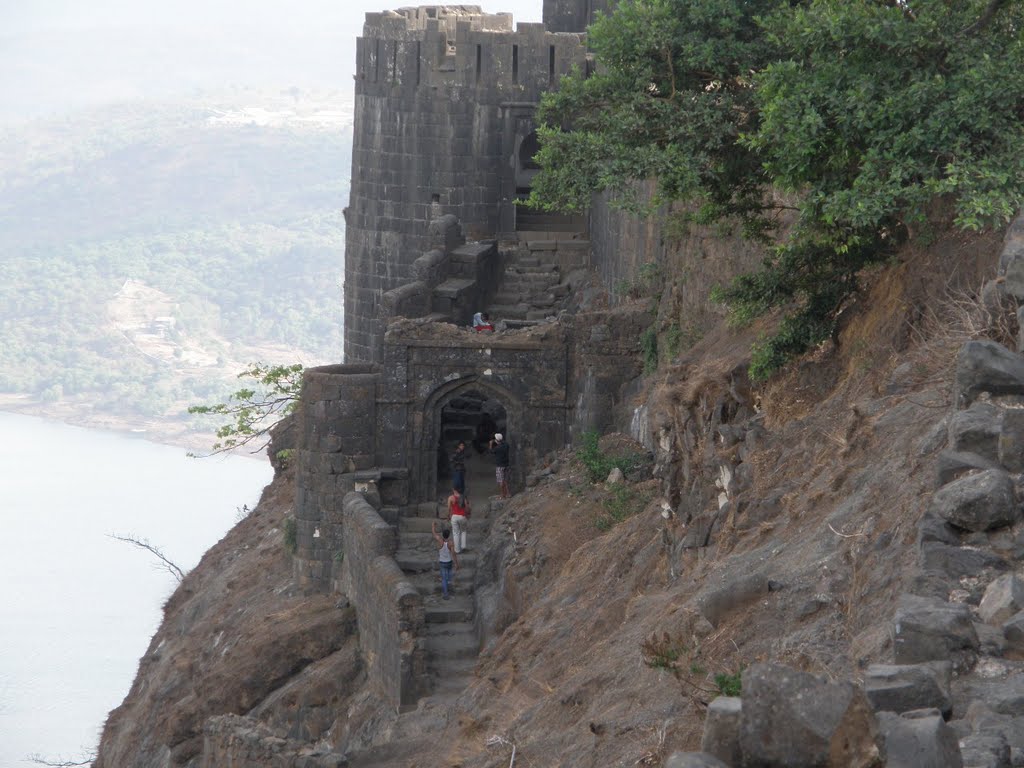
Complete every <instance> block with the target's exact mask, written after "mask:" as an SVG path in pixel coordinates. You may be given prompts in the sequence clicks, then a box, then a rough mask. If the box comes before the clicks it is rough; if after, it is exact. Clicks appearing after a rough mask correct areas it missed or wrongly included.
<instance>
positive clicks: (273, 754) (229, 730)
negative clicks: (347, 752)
mask: <svg viewBox="0 0 1024 768" xmlns="http://www.w3.org/2000/svg"><path fill="white" fill-rule="evenodd" d="M347 764H348V761H347V760H346V759H345V758H344V757H343V756H342V755H339V754H338V753H336V752H331V751H329V750H327V749H326V748H320V747H311V746H309V745H307V744H300V743H297V742H293V741H289V740H288V739H282V738H281V737H280V736H278V735H277V734H276V733H275V732H274V731H272V730H271V729H270V728H268V727H267V726H265V725H263V724H261V723H259V722H257V721H255V720H253V719H252V718H249V717H242V716H241V715H221V716H219V717H211V718H210V719H208V720H207V721H206V723H205V725H204V727H203V756H202V762H200V764H199V768H225V766H231V768H267V767H268V766H273V768H341V766H343V765H347Z"/></svg>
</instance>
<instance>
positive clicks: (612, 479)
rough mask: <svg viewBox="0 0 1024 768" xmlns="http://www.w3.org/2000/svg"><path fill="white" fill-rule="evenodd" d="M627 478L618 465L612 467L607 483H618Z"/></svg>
mask: <svg viewBox="0 0 1024 768" xmlns="http://www.w3.org/2000/svg"><path fill="white" fill-rule="evenodd" d="M625 479H626V477H625V475H623V474H622V470H621V469H619V468H618V467H612V471H611V472H609V473H608V479H607V480H605V483H606V484H608V485H618V484H619V483H621V482H623V481H624V480H625Z"/></svg>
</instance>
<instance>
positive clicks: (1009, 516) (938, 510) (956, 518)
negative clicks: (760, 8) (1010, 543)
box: [930, 469, 1020, 531]
mask: <svg viewBox="0 0 1024 768" xmlns="http://www.w3.org/2000/svg"><path fill="white" fill-rule="evenodd" d="M930 509H931V511H932V512H934V513H935V514H937V515H939V516H940V517H942V518H943V519H944V520H946V521H947V522H949V523H952V524H953V525H955V526H957V527H958V528H964V529H966V530H969V531H987V530H991V529H992V528H999V527H1001V526H1004V525H1010V524H1012V523H1014V522H1015V521H1016V520H1017V518H1018V516H1019V514H1020V512H1019V510H1018V509H1017V504H1016V501H1015V500H1014V494H1013V481H1012V480H1011V479H1010V476H1009V475H1008V474H1007V473H1006V472H1004V471H1002V470H1000V469H989V470H985V471H984V472H979V473H977V474H974V475H968V476H967V477H962V478H960V479H959V480H954V481H953V482H952V483H950V484H949V485H946V486H943V487H942V488H940V489H939V490H938V491H936V492H935V494H934V495H933V496H932V500H931V504H930Z"/></svg>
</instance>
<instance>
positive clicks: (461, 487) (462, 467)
mask: <svg viewBox="0 0 1024 768" xmlns="http://www.w3.org/2000/svg"><path fill="white" fill-rule="evenodd" d="M451 464H452V488H454V489H455V490H456V491H458V492H459V493H461V494H465V493H466V443H465V441H463V440H459V445H458V447H457V448H456V449H455V453H453V454H452V458H451Z"/></svg>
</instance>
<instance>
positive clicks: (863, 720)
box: [740, 664, 884, 768]
mask: <svg viewBox="0 0 1024 768" xmlns="http://www.w3.org/2000/svg"><path fill="white" fill-rule="evenodd" d="M740 752H741V754H742V756H743V759H742V763H741V764H742V765H743V766H750V767H753V766H758V767H759V768H772V767H778V768H812V767H813V768H820V767H821V766H829V767H830V768H831V767H834V768H839V767H840V766H843V768H867V767H868V766H881V765H883V764H884V759H883V757H882V752H881V751H880V749H879V741H878V729H877V723H876V720H875V716H874V713H873V712H872V710H871V705H870V703H869V702H868V700H867V697H866V696H865V695H864V691H862V690H861V689H860V688H857V687H855V686H854V685H853V684H851V683H848V682H841V683H830V682H828V681H827V680H825V679H823V678H819V677H815V676H814V675H810V674H807V673H806V672H799V671H797V670H795V669H790V668H788V667H782V666H777V665H772V664H755V665H753V666H751V667H750V668H748V669H747V670H746V671H745V672H744V673H743V710H742V714H741V716H740Z"/></svg>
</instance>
